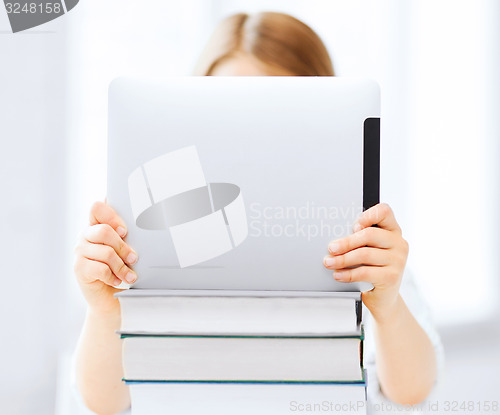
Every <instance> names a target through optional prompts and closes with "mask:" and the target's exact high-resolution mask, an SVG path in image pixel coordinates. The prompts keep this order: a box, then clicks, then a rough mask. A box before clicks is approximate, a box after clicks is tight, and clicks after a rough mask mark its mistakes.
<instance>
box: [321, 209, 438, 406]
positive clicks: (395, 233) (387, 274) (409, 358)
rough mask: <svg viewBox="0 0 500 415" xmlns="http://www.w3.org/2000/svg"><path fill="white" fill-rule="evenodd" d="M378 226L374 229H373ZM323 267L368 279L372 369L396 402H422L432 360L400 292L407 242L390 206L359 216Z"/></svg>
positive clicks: (339, 276) (432, 376)
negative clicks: (373, 348) (351, 230)
mask: <svg viewBox="0 0 500 415" xmlns="http://www.w3.org/2000/svg"><path fill="white" fill-rule="evenodd" d="M372 225H377V227H372ZM328 250H329V252H330V255H328V256H326V257H325V259H324V265H325V266H326V267H327V268H329V269H332V270H334V274H333V276H334V278H335V279H336V280H338V281H341V282H352V281H368V282H371V283H372V284H373V286H374V288H373V289H372V290H371V291H367V292H364V293H363V294H362V299H363V303H364V304H365V306H366V307H367V308H368V309H369V310H370V312H371V314H372V316H373V319H374V322H375V327H374V331H375V342H376V366H377V373H378V377H379V381H380V385H381V388H382V391H383V392H384V394H385V395H386V396H387V397H388V398H389V399H391V400H393V401H394V402H396V403H399V404H416V403H419V402H421V401H423V400H424V399H425V398H426V397H427V396H428V394H429V392H430V391H431V389H432V387H433V385H434V383H435V380H436V372H437V369H436V356H435V352H434V347H433V345H432V343H431V341H430V339H429V337H428V336H427V334H426V332H425V331H424V330H423V329H422V327H421V326H420V325H419V324H418V322H417V321H416V320H415V318H414V316H413V315H412V314H411V312H410V311H409V310H408V308H407V306H406V304H405V302H404V301H403V299H402V298H401V295H400V294H399V287H400V285H401V279H402V277H403V272H404V268H405V265H406V259H407V257H408V243H407V242H406V241H405V240H404V239H403V237H402V233H401V228H400V227H399V225H398V223H397V222H396V219H395V217H394V214H393V212H392V210H391V208H390V207H389V206H388V205H387V204H385V203H382V204H378V205H376V206H373V207H372V208H370V209H368V210H366V211H365V212H363V213H362V214H361V215H360V217H359V218H358V220H357V221H356V223H355V225H354V233H353V234H352V235H350V236H348V237H346V238H342V239H339V240H336V241H333V242H331V243H330V245H329V246H328ZM351 266H357V267H356V268H347V267H351Z"/></svg>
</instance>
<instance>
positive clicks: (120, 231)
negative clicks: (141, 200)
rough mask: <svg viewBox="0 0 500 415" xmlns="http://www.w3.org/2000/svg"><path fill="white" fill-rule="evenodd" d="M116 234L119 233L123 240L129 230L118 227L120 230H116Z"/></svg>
mask: <svg viewBox="0 0 500 415" xmlns="http://www.w3.org/2000/svg"><path fill="white" fill-rule="evenodd" d="M116 232H118V235H120V236H121V237H122V238H123V237H124V236H125V235H126V234H127V230H126V229H125V228H124V227H122V226H118V228H116Z"/></svg>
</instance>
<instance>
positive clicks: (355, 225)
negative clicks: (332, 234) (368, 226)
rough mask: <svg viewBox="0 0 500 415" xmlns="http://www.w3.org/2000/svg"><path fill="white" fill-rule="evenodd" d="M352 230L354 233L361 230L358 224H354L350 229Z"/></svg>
mask: <svg viewBox="0 0 500 415" xmlns="http://www.w3.org/2000/svg"><path fill="white" fill-rule="evenodd" d="M352 229H353V231H354V232H359V231H360V230H361V225H360V224H359V223H358V222H356V223H355V224H354V226H353V227H352Z"/></svg>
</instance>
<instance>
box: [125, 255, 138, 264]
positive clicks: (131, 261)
mask: <svg viewBox="0 0 500 415" xmlns="http://www.w3.org/2000/svg"><path fill="white" fill-rule="evenodd" d="M136 262H137V255H136V254H135V253H134V252H131V253H130V254H128V257H127V263H128V264H130V265H132V264H135V263H136Z"/></svg>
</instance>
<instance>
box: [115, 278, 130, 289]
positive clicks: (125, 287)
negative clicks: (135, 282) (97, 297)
mask: <svg viewBox="0 0 500 415" xmlns="http://www.w3.org/2000/svg"><path fill="white" fill-rule="evenodd" d="M116 288H118V289H120V290H128V289H129V288H130V284H127V283H126V282H125V281H121V280H120V284H118V285H117V286H116Z"/></svg>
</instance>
